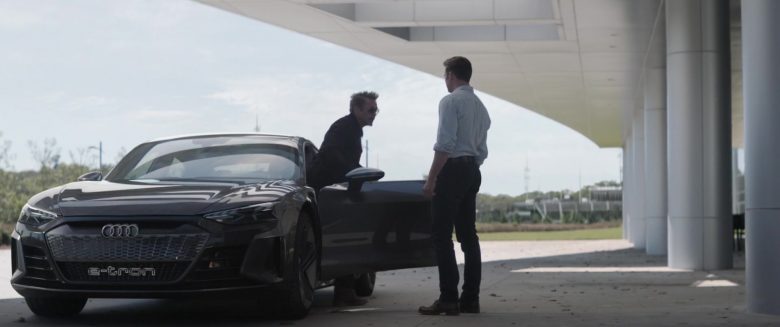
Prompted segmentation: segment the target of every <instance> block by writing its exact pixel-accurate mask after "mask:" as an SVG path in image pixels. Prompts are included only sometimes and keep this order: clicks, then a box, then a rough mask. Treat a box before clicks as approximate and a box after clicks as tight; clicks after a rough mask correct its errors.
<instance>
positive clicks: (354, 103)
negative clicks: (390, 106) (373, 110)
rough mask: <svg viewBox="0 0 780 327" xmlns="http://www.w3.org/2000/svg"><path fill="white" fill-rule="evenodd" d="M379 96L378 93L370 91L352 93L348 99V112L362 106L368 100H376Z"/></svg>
mask: <svg viewBox="0 0 780 327" xmlns="http://www.w3.org/2000/svg"><path fill="white" fill-rule="evenodd" d="M377 98H379V94H376V92H371V91H363V92H358V93H355V94H353V95H352V97H351V99H350V100H349V112H353V111H354V110H355V108H358V107H360V108H362V107H363V106H365V105H366V103H367V102H368V101H370V100H373V101H376V99H377Z"/></svg>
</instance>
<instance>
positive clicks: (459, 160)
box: [447, 156, 475, 163]
mask: <svg viewBox="0 0 780 327" xmlns="http://www.w3.org/2000/svg"><path fill="white" fill-rule="evenodd" d="M447 161H451V162H454V163H473V162H474V161H475V159H474V157H472V156H462V157H455V158H449V159H447Z"/></svg>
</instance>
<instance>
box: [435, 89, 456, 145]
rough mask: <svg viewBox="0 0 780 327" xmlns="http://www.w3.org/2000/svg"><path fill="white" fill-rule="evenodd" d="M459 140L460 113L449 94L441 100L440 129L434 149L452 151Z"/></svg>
mask: <svg viewBox="0 0 780 327" xmlns="http://www.w3.org/2000/svg"><path fill="white" fill-rule="evenodd" d="M457 140H458V113H457V108H456V107H455V106H454V104H453V103H452V98H451V97H449V96H447V97H444V98H443V99H441V101H440V102H439V129H438V131H437V132H436V144H434V145H433V150H434V151H440V152H446V153H452V152H453V151H454V150H455V145H456V142H457Z"/></svg>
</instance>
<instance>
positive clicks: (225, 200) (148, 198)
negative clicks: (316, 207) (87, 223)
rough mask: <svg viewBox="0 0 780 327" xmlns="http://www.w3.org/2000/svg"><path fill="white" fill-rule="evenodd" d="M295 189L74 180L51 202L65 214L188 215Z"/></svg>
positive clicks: (284, 184)
mask: <svg viewBox="0 0 780 327" xmlns="http://www.w3.org/2000/svg"><path fill="white" fill-rule="evenodd" d="M296 188H297V186H296V184H295V183H294V182H292V181H273V182H264V183H257V184H243V185H242V184H237V183H210V182H209V183H204V182H197V183H191V182H187V183H179V182H177V183H176V184H167V183H166V184H163V183H113V182H107V181H101V182H77V183H70V184H67V185H65V186H63V188H62V189H61V191H60V192H59V194H58V195H57V196H56V197H55V198H54V199H52V202H54V203H56V205H55V206H56V207H57V209H58V210H59V212H60V214H62V215H63V216H65V217H69V216H71V217H72V216H156V215H161V216H162V215H165V216H167V215H182V216H190V215H199V214H204V213H208V212H214V211H220V210H226V209H231V208H237V207H241V206H244V205H250V204H253V203H258V202H271V201H278V200H279V199H280V198H281V197H283V196H285V195H287V194H289V193H290V192H291V191H293V190H295V189H296Z"/></svg>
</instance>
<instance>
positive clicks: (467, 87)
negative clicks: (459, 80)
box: [453, 84, 474, 93]
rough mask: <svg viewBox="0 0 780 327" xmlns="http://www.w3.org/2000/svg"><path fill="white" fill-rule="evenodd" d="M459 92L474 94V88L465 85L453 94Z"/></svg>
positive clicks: (456, 89)
mask: <svg viewBox="0 0 780 327" xmlns="http://www.w3.org/2000/svg"><path fill="white" fill-rule="evenodd" d="M458 90H460V91H465V92H471V93H474V88H473V87H472V86H471V85H469V84H463V85H461V86H458V87H456V88H455V90H454V91H453V92H455V91H458Z"/></svg>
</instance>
